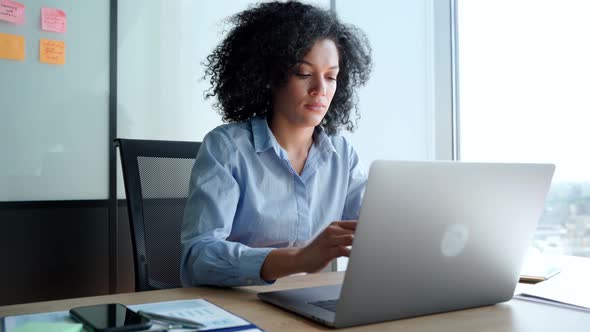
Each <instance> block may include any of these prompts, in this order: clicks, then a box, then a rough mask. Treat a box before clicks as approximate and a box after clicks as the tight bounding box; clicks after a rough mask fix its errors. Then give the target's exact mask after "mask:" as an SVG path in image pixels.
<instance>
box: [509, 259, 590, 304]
mask: <svg viewBox="0 0 590 332" xmlns="http://www.w3.org/2000/svg"><path fill="white" fill-rule="evenodd" d="M566 272H568V273H566ZM588 280H590V269H589V268H584V269H582V268H578V269H576V270H575V271H572V270H570V271H563V272H562V273H560V274H558V275H556V276H554V277H553V278H551V279H548V280H546V281H543V282H540V283H538V284H536V285H534V286H532V287H530V288H528V289H526V290H525V292H523V293H521V294H519V295H516V296H515V298H518V299H522V300H530V301H537V302H543V303H549V304H553V305H559V306H564V307H568V308H575V309H580V310H587V311H590V283H589V282H588Z"/></svg>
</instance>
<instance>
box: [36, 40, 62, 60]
mask: <svg viewBox="0 0 590 332" xmlns="http://www.w3.org/2000/svg"><path fill="white" fill-rule="evenodd" d="M39 61H41V62H42V63H49V64H52V65H63V64H65V63H66V42H64V41H62V40H51V39H41V40H40V41H39Z"/></svg>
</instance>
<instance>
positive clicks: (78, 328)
mask: <svg viewBox="0 0 590 332" xmlns="http://www.w3.org/2000/svg"><path fill="white" fill-rule="evenodd" d="M12 331H13V332H82V331H84V328H83V326H82V324H73V323H40V322H31V323H25V324H23V325H21V326H19V327H17V328H15V329H14V330H12Z"/></svg>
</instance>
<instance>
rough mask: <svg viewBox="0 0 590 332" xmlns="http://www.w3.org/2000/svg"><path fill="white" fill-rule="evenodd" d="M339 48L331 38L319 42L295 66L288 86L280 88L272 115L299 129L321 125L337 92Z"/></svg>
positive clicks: (275, 98)
mask: <svg viewBox="0 0 590 332" xmlns="http://www.w3.org/2000/svg"><path fill="white" fill-rule="evenodd" d="M337 76H338V49H337V48H336V45H335V44H334V42H333V41H332V40H330V39H322V40H319V41H317V42H316V43H315V44H314V45H313V47H312V48H311V50H309V52H308V53H307V54H306V55H305V56H304V57H303V60H302V61H301V62H300V63H298V64H297V65H295V68H293V73H292V74H291V75H290V77H289V80H288V81H287V84H286V85H285V86H283V87H280V88H279V89H277V91H276V92H275V94H274V100H273V116H275V117H280V118H281V120H286V121H287V122H288V123H289V124H290V125H292V126H296V127H315V126H317V125H319V124H320V123H321V122H322V119H323V118H324V116H325V115H326V112H327V111H328V108H329V107H330V102H332V98H333V97H334V93H335V92H336V77H337Z"/></svg>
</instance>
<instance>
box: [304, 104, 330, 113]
mask: <svg viewBox="0 0 590 332" xmlns="http://www.w3.org/2000/svg"><path fill="white" fill-rule="evenodd" d="M305 108H307V109H308V110H310V111H316V112H319V111H323V110H324V109H325V108H326V106H324V105H323V104H305Z"/></svg>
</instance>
